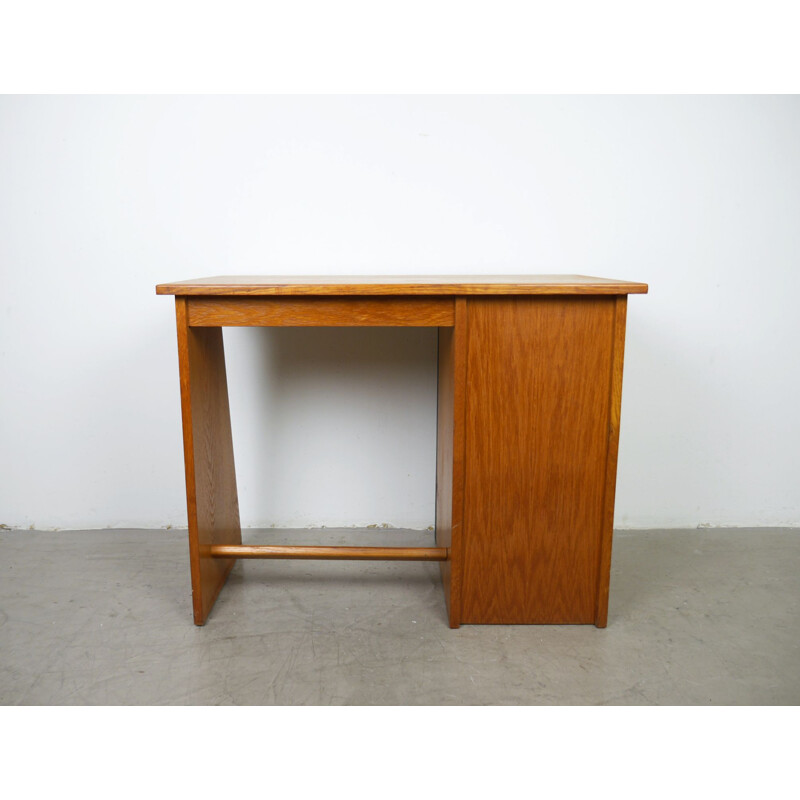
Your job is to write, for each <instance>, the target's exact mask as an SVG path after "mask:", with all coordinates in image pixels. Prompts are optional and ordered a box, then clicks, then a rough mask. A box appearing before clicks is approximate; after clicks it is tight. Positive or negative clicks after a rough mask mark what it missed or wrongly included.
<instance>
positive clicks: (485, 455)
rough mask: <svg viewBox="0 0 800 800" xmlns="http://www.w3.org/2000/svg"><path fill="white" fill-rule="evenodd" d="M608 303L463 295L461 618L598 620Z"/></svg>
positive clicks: (610, 326)
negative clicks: (465, 319)
mask: <svg viewBox="0 0 800 800" xmlns="http://www.w3.org/2000/svg"><path fill="white" fill-rule="evenodd" d="M615 303H616V300H615V298H613V297H610V298H606V297H562V296H558V297H525V298H514V299H509V298H470V299H469V300H468V320H469V325H468V333H467V374H468V384H467V402H466V426H465V429H466V475H465V489H464V492H465V494H464V538H463V547H464V554H463V555H464V568H463V576H462V586H461V601H462V616H461V621H462V622H465V623H466V622H472V623H593V622H596V621H597V620H598V619H599V615H598V590H599V585H600V583H601V582H602V581H601V580H600V575H599V573H600V571H601V570H605V569H606V565H605V562H604V561H603V560H602V559H601V545H602V544H603V542H604V541H605V540H604V536H603V531H604V524H605V525H606V526H607V524H608V517H607V515H605V516H604V510H605V507H606V500H607V498H606V487H607V473H608V458H607V457H608V451H609V447H608V444H609V426H610V422H611V420H610V405H611V391H610V380H611V376H612V363H613V361H612V359H613V341H614V340H615ZM620 358H621V355H620ZM620 374H621V373H620ZM612 493H613V492H612ZM612 514H613V510H612ZM608 546H609V550H608V553H609V556H610V539H609V542H608ZM599 565H600V566H599ZM606 587H607V582H606ZM606 598H607V588H606Z"/></svg>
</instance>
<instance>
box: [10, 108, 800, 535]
mask: <svg viewBox="0 0 800 800" xmlns="http://www.w3.org/2000/svg"><path fill="white" fill-rule="evenodd" d="M799 142H800V100H799V99H798V98H797V97H787V96H784V97H736V96H725V97H710V98H709V97H633V96H626V97H501V96H497V97H470V96H452V97H434V96H426V97H390V96H387V97H366V96H355V97H248V96H242V97H182V98H171V97H144V98H142V97H4V98H0V270H1V272H0V276H1V283H0V325H1V326H2V328H1V329H0V378H2V384H0V426H1V427H0V465H1V466H0V469H2V475H1V476H0V477H1V480H0V523H4V524H6V525H10V526H12V527H17V526H19V527H28V526H35V527H41V528H49V527H61V528H75V527H107V526H112V527H113V526H143V527H149V526H153V527H157V526H163V525H168V524H171V525H185V508H184V494H183V472H182V470H183V466H182V443H181V434H180V415H179V394H178V380H177V355H176V345H175V333H174V316H173V310H172V301H171V298H164V297H156V296H155V294H154V289H153V287H154V285H155V284H156V283H157V282H162V281H168V280H177V279H183V278H190V277H199V276H204V275H216V274H224V273H228V274H258V273H261V274H269V273H280V274H295V273H296V274H298V275H300V274H324V273H330V274H342V273H344V274H347V273H351V274H359V273H360V274H370V273H385V274H402V273H431V274H433V273H515V272H516V273H525V272H579V273H584V274H595V275H602V276H608V277H616V278H625V279H630V280H639V281H646V282H649V283H650V284H651V293H650V294H649V295H646V296H634V297H632V298H631V300H630V302H629V319H628V339H627V352H626V372H625V382H624V392H623V409H622V434H621V447H620V468H619V478H618V493H617V517H616V523H617V525H618V526H620V527H647V526H694V525H698V524H710V525H740V526H744V525H787V524H793V525H798V524H800V456H798V454H799V453H800V424H799V423H798V413H799V412H798V409H800V375H799V374H798V373H799V370H798V367H799V366H800V364H799V363H798V362H799V361H800V359H799V358H798V355H800V316H799V315H798V312H797V303H798V290H800V285H799V284H800V280H799V279H798V272H799V271H800V147H798V143H799ZM226 347H227V350H228V360H229V381H230V388H231V402H232V414H233V425H234V446H235V449H236V455H237V469H238V478H239V484H240V504H241V510H242V521H243V523H244V524H246V525H258V526H262V525H270V524H276V525H279V526H284V525H287V526H305V525H320V524H325V525H329V526H333V525H362V524H376V523H377V524H381V523H390V524H393V525H396V526H410V527H418V528H422V527H426V526H428V525H430V524H432V523H433V503H434V492H433V488H434V463H433V461H434V449H435V442H434V439H435V391H436V390H435V357H434V352H433V347H434V337H433V332H432V331H429V330H405V331H403V330H380V331H369V330H356V331H353V330H339V331H335V332H333V333H332V332H330V331H321V330H282V331H261V330H231V331H226ZM387 359H388V361H387Z"/></svg>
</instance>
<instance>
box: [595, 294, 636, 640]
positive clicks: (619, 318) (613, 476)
mask: <svg viewBox="0 0 800 800" xmlns="http://www.w3.org/2000/svg"><path fill="white" fill-rule="evenodd" d="M627 309H628V298H627V297H625V296H622V297H617V298H615V301H614V323H613V327H612V337H613V338H612V344H611V347H612V354H611V378H610V381H609V383H610V386H609V395H610V396H609V402H608V449H607V455H606V483H605V491H604V496H603V519H602V528H601V532H600V554H599V560H598V568H597V602H596V607H595V619H594V624H595V625H596V626H597V627H598V628H605V627H606V625H607V624H608V591H609V583H610V580H611V544H612V539H613V536H614V497H615V495H616V487H617V455H618V453H619V423H620V407H621V404H622V363H623V359H624V354H625V319H626V316H627Z"/></svg>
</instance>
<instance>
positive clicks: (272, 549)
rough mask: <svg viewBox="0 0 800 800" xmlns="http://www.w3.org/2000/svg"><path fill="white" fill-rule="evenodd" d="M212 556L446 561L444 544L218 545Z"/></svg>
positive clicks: (213, 547) (215, 546)
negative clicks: (392, 545)
mask: <svg viewBox="0 0 800 800" xmlns="http://www.w3.org/2000/svg"><path fill="white" fill-rule="evenodd" d="M208 553H209V555H210V556H212V557H214V558H306V559H311V558H321V559H337V560H347V561H353V560H355V561H447V556H448V553H447V548H446V547H306V546H304V545H261V544H240V545H232V544H217V545H211V547H209V549H208Z"/></svg>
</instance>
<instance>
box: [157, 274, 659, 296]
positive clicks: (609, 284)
mask: <svg viewBox="0 0 800 800" xmlns="http://www.w3.org/2000/svg"><path fill="white" fill-rule="evenodd" d="M646 291H647V284H645V283H633V282H632V281H618V280H614V279H612V278H593V277H590V276H588V275H417V276H408V275H312V276H303V277H298V276H297V275H288V276H280V275H278V276H275V275H270V276H264V275H251V276H245V275H221V276H218V277H215V278H197V279H193V280H189V281H177V282H175V283H162V284H160V285H159V286H156V293H157V294H175V295H193V296H195V295H215V296H224V295H249V296H257V295H449V296H457V295H512V294H513V295H516V294H637V293H643V292H646Z"/></svg>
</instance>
